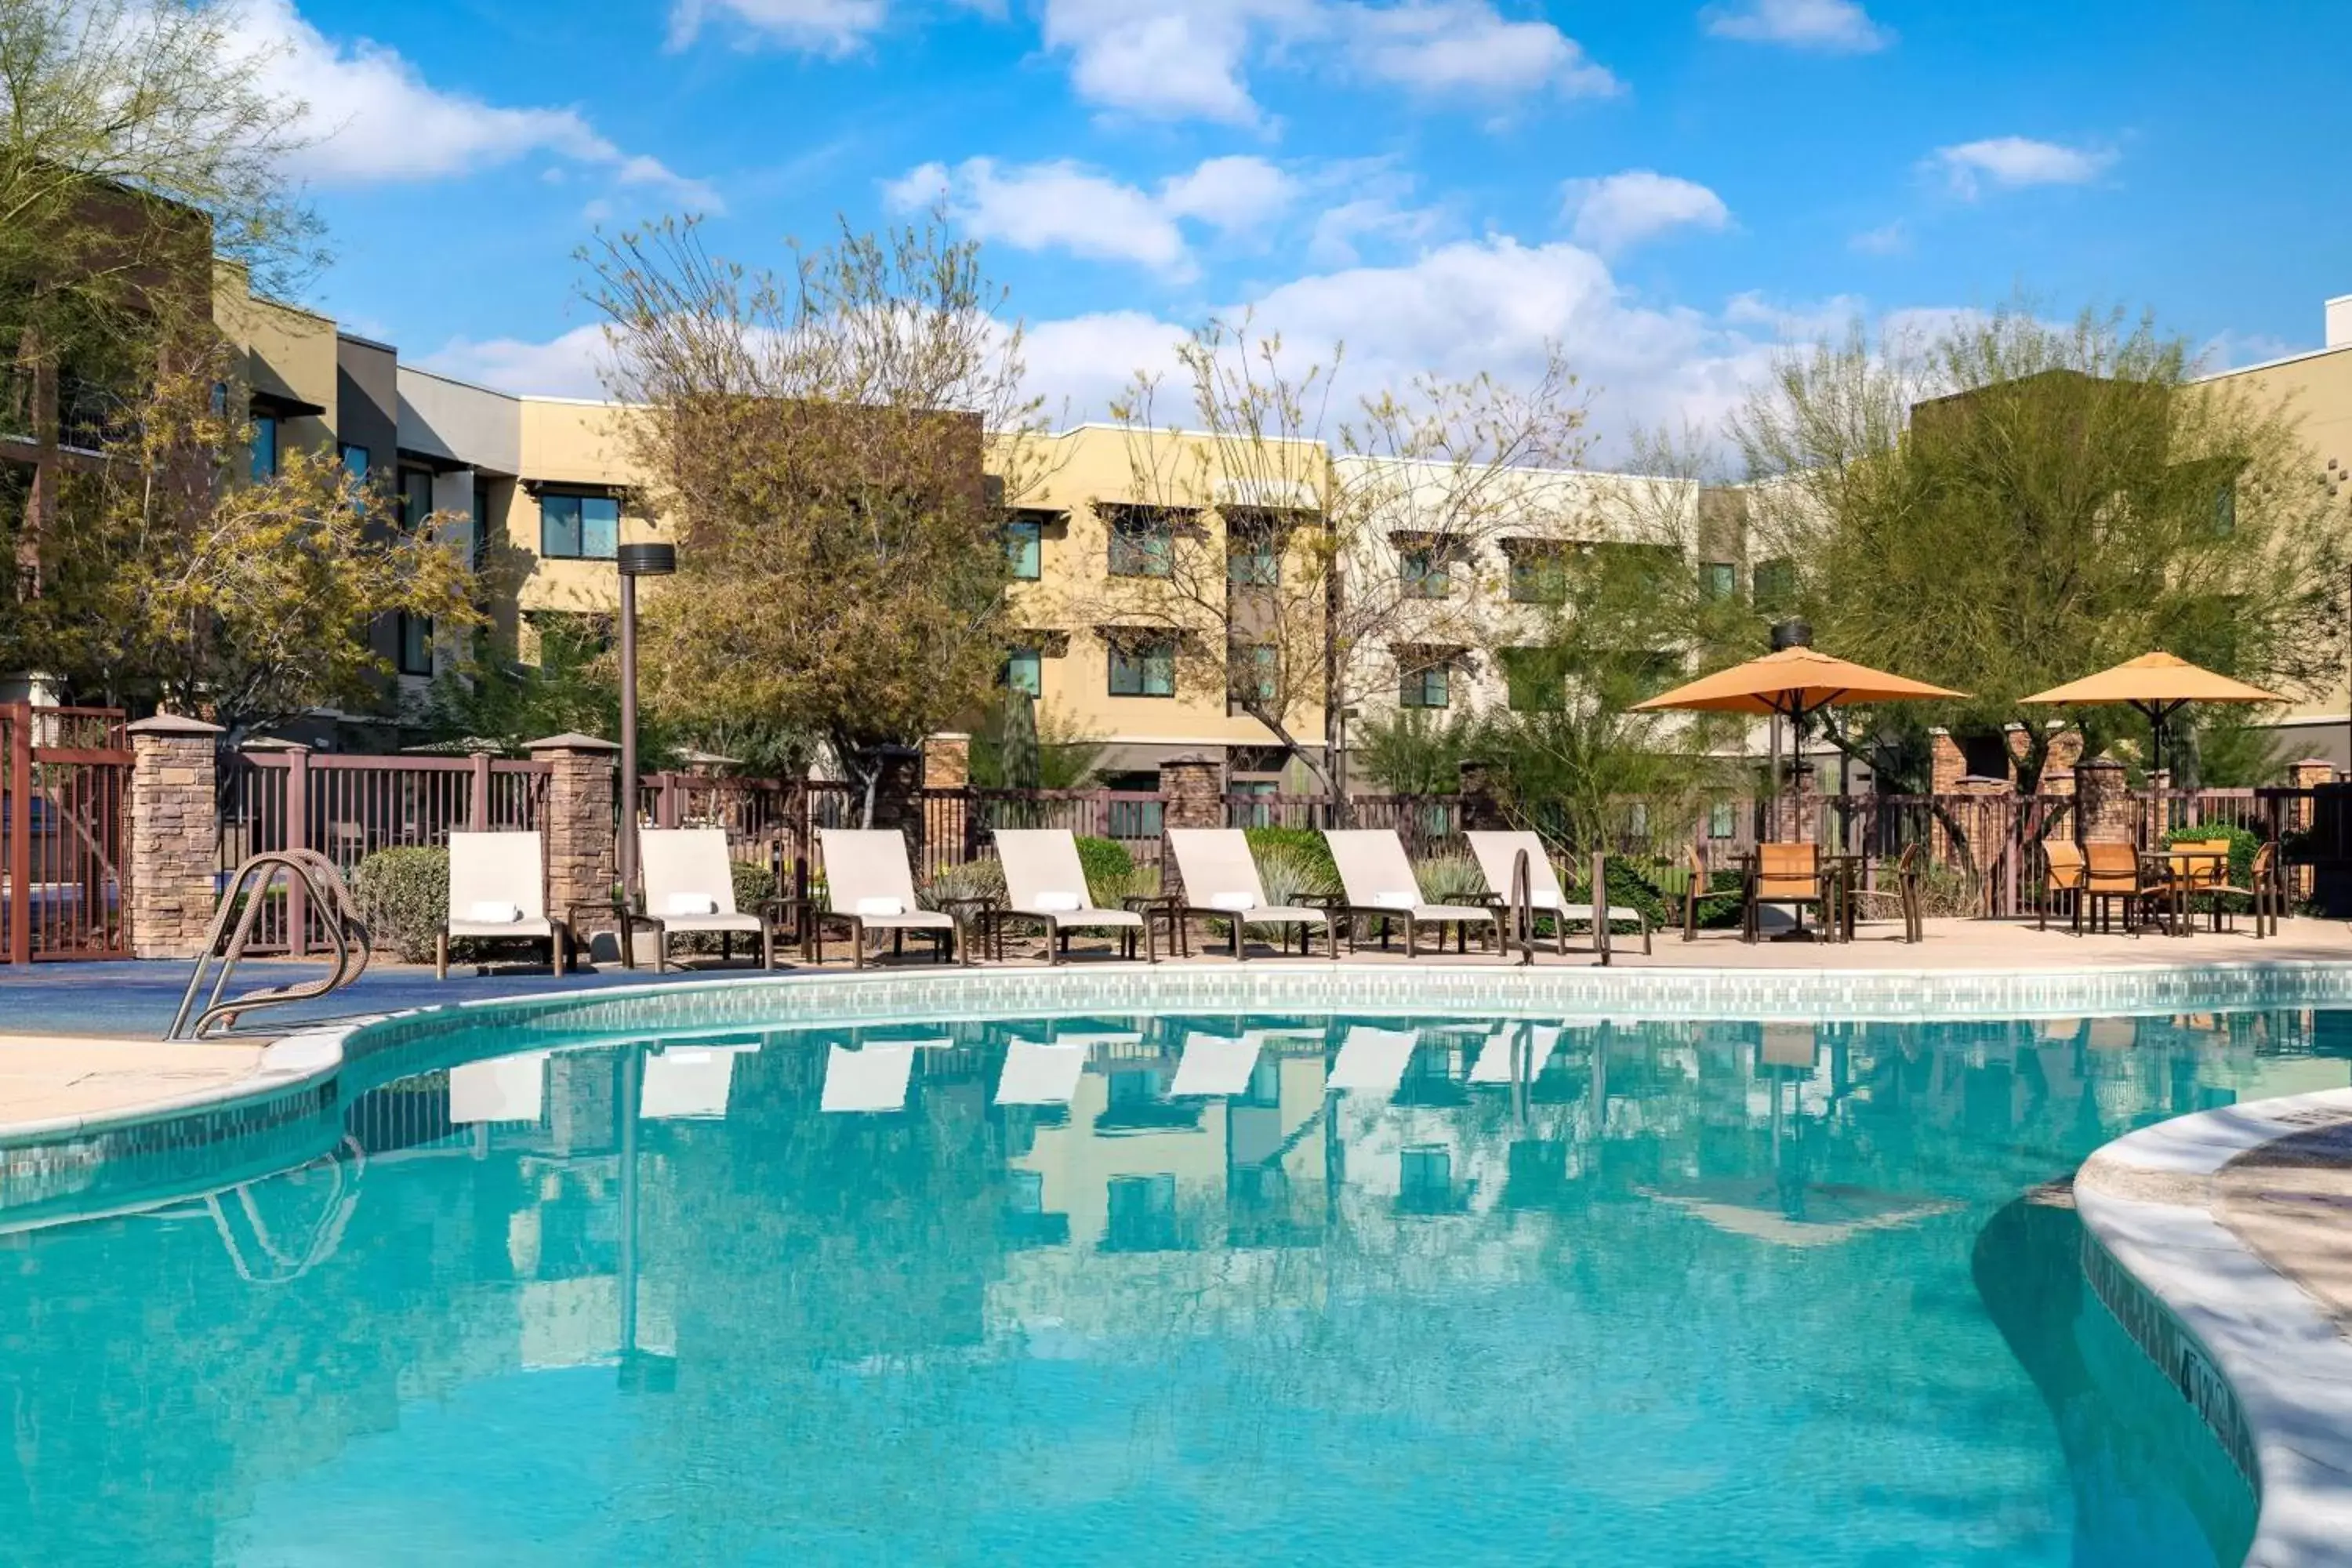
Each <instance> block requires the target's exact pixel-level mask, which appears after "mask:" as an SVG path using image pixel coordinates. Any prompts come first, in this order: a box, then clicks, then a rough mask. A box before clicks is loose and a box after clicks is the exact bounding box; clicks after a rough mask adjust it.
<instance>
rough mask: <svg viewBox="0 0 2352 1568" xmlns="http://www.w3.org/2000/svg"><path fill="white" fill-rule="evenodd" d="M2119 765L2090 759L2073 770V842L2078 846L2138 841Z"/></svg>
mask: <svg viewBox="0 0 2352 1568" xmlns="http://www.w3.org/2000/svg"><path fill="white" fill-rule="evenodd" d="M2126 782H2127V781H2126V779H2125V776H2124V765H2123V763H2119V762H2116V760H2115V759H2114V758H2113V757H2090V758H2085V759H2084V761H2083V762H2081V763H2076V764H2075V767H2074V796H2075V802H2074V838H2075V842H2077V843H2080V844H2132V843H2137V840H2138V837H2139V836H2138V833H2137V828H2136V825H2135V823H2134V822H2133V820H2132V819H2133V816H2135V813H2134V812H2133V810H2132V800H2131V794H2130V791H2129V790H2127V789H2126V787H2125V785H2126Z"/></svg>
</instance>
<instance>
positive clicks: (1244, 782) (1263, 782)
mask: <svg viewBox="0 0 2352 1568" xmlns="http://www.w3.org/2000/svg"><path fill="white" fill-rule="evenodd" d="M1281 793H1282V783H1281V781H1280V780H1279V779H1235V780H1234V781H1233V782H1232V783H1231V784H1228V785H1227V786H1226V788H1225V795H1226V801H1225V826H1227V827H1272V826H1275V821H1274V797H1275V796H1276V795H1279V794H1281ZM1235 796H1243V797H1246V798H1242V799H1236V798H1234V797H1235Z"/></svg>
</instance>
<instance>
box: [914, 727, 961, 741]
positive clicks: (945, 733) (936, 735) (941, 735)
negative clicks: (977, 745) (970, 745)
mask: <svg viewBox="0 0 2352 1568" xmlns="http://www.w3.org/2000/svg"><path fill="white" fill-rule="evenodd" d="M923 739H925V740H927V741H969V740H971V731H969V730H934V731H931V732H930V733H929V734H928V735H926V736H924V737H923Z"/></svg>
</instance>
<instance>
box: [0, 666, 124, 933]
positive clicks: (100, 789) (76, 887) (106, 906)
mask: <svg viewBox="0 0 2352 1568" xmlns="http://www.w3.org/2000/svg"><path fill="white" fill-rule="evenodd" d="M0 769H5V773H0V962H6V963H29V962H31V961H33V960H35V959H51V958H111V957H120V956H121V955H122V954H123V953H124V952H127V951H128V933H127V932H126V931H125V930H124V929H123V917H124V908H123V906H124V902H125V894H126V890H127V889H126V882H125V879H124V876H123V865H124V857H123V851H124V849H125V847H127V846H126V839H127V837H128V836H127V835H126V834H125V833H124V831H123V824H124V822H125V821H126V819H127V812H128V807H129V805H130V799H131V743H130V738H129V736H128V735H126V734H125V733H124V731H123V716H122V714H121V713H120V712H118V711H116V710H112V709H105V708H37V707H33V706H31V705H29V704H26V703H13V704H8V705H5V706H0Z"/></svg>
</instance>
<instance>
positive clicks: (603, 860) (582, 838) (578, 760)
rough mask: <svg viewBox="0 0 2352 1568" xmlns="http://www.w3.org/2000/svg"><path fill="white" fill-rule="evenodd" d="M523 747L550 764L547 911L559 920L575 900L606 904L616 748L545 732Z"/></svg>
mask: <svg viewBox="0 0 2352 1568" xmlns="http://www.w3.org/2000/svg"><path fill="white" fill-rule="evenodd" d="M524 750H526V751H528V752H530V754H531V756H532V758H533V759H534V760H536V761H539V762H542V763H547V764H549V766H548V776H547V804H546V805H545V806H544V807H543V808H542V809H541V812H540V816H539V832H540V838H541V847H543V848H544V849H545V851H546V854H547V912H548V914H549V915H550V916H551V917H552V918H553V919H556V920H562V919H563V918H564V917H565V916H566V915H567V914H568V913H570V912H571V909H572V905H574V904H585V903H593V904H598V905H602V906H609V905H610V904H611V902H612V899H613V879H614V876H615V875H617V867H618V860H617V858H616V848H617V840H618V837H619V833H620V817H619V816H618V814H617V813H618V806H617V805H616V803H617V801H618V799H619V796H618V793H617V791H618V767H617V764H618V762H619V758H620V752H621V748H620V747H618V746H616V745H614V744H613V742H610V741H600V740H598V739H597V738H596V737H595V736H593V735H550V736H549V737H548V738H547V739H546V740H544V741H533V742H530V745H529V746H527V747H525V748H524ZM582 945H583V947H584V946H585V945H586V944H585V943H584V942H583V944H582Z"/></svg>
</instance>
